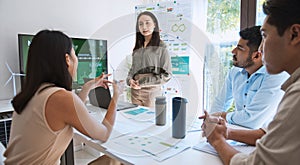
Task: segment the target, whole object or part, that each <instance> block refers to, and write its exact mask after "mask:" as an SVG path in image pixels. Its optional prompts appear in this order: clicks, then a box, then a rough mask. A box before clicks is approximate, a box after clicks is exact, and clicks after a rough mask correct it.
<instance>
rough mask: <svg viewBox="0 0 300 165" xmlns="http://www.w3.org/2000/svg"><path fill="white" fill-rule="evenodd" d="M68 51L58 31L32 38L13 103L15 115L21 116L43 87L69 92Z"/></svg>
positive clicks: (64, 37) (68, 42)
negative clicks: (62, 89)
mask: <svg viewBox="0 0 300 165" xmlns="http://www.w3.org/2000/svg"><path fill="white" fill-rule="evenodd" d="M71 49H72V41H71V39H70V38H69V37H68V36H67V35H65V34H64V33H62V32H60V31H50V30H42V31H40V32H38V33H37V34H36V35H35V36H34V37H33V39H32V42H31V44H30V46H29V51H28V60H27V69H26V77H25V84H24V87H22V91H21V92H20V93H19V94H17V95H16V96H15V97H14V98H13V100H12V104H13V107H14V109H15V111H16V112H17V113H18V114H21V113H22V111H23V110H24V108H25V107H26V105H27V104H28V102H29V101H30V100H31V98H32V97H33V96H34V94H35V93H36V92H37V90H38V88H39V87H40V86H41V84H43V83H52V84H54V85H55V86H57V87H62V88H65V89H66V90H69V91H71V90H72V77H71V75H70V73H69V71H68V66H67V63H66V57H65V55H66V54H70V53H71Z"/></svg>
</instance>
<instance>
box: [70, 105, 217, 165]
mask: <svg viewBox="0 0 300 165" xmlns="http://www.w3.org/2000/svg"><path fill="white" fill-rule="evenodd" d="M87 107H88V110H89V113H90V114H91V115H92V116H93V117H94V118H95V119H96V120H97V121H98V122H101V121H102V119H103V118H104V116H105V113H106V110H105V109H101V108H99V107H95V106H92V105H87ZM171 113H172V112H171V111H170V110H167V120H166V125H164V126H157V125H155V111H154V110H153V109H149V108H146V107H140V106H139V107H137V108H132V109H128V110H123V111H118V112H117V117H116V122H115V125H114V129H113V131H112V134H111V136H110V138H109V139H108V141H107V142H105V143H103V142H101V141H98V140H93V139H91V138H89V137H87V136H85V135H83V134H81V133H79V132H77V131H75V134H74V138H75V139H76V140H78V141H80V142H82V143H84V144H85V145H88V146H90V147H92V148H94V149H96V150H98V151H100V152H102V153H104V154H106V155H107V156H109V157H111V158H114V159H117V160H119V161H120V162H122V163H123V164H138V165H139V164H142V165H154V164H159V165H174V164H176V165H180V164H189V165H193V164H213V165H221V164H222V161H221V159H220V158H219V157H218V156H216V155H212V154H208V153H205V152H201V151H198V150H195V149H193V146H194V145H196V144H198V143H201V142H205V141H206V139H205V138H203V137H202V136H201V134H202V131H201V129H200V126H201V123H202V121H201V120H199V119H198V118H197V116H196V115H195V114H192V115H187V121H186V136H185V138H183V139H175V138H173V137H172V119H171ZM150 143H151V144H150ZM147 147H148V148H147Z"/></svg>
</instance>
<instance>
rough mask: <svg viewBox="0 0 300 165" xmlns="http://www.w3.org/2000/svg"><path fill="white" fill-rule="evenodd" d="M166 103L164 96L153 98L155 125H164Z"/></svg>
mask: <svg viewBox="0 0 300 165" xmlns="http://www.w3.org/2000/svg"><path fill="white" fill-rule="evenodd" d="M166 107H167V101H166V97H165V96H158V97H156V98H155V124H156V125H159V126H163V125H165V124H166V113H167V112H166Z"/></svg>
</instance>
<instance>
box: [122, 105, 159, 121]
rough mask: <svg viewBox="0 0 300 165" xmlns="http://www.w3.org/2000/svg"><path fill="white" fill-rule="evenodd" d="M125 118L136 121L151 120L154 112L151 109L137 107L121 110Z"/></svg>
mask: <svg viewBox="0 0 300 165" xmlns="http://www.w3.org/2000/svg"><path fill="white" fill-rule="evenodd" d="M121 114H122V115H124V116H125V117H126V118H129V119H133V120H136V121H153V120H154V117H155V112H154V110H153V109H149V108H144V107H139V108H136V109H129V110H124V111H122V112H121Z"/></svg>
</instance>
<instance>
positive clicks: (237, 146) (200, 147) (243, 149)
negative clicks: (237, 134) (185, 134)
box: [193, 140, 255, 155]
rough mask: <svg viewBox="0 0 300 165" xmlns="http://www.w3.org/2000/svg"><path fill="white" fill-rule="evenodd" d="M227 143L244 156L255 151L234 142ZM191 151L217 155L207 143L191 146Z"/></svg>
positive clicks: (243, 144)
mask: <svg viewBox="0 0 300 165" xmlns="http://www.w3.org/2000/svg"><path fill="white" fill-rule="evenodd" d="M227 143H228V144H230V145H231V146H232V147H233V148H235V149H236V150H238V151H240V152H243V153H246V154H249V153H251V152H252V151H253V150H254V149H255V147H254V146H249V145H247V144H245V143H240V142H237V141H234V140H227ZM193 149H196V150H199V151H203V152H206V153H209V154H213V155H218V153H217V151H216V150H215V149H214V148H213V147H212V146H211V145H210V144H209V143H207V142H200V143H198V144H197V145H195V146H193Z"/></svg>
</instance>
